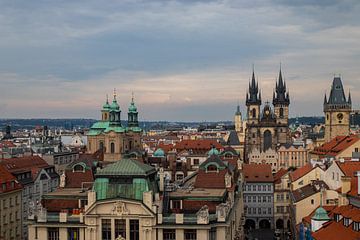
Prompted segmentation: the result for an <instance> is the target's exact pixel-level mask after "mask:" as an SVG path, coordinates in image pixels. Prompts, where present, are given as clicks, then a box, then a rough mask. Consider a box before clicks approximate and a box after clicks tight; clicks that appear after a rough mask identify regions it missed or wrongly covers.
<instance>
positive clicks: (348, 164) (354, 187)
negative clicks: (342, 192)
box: [336, 161, 360, 196]
mask: <svg viewBox="0 0 360 240" xmlns="http://www.w3.org/2000/svg"><path fill="white" fill-rule="evenodd" d="M336 164H337V165H338V166H339V168H340V170H341V171H342V172H343V173H344V175H345V176H347V177H351V188H350V191H349V192H348V194H349V195H350V196H358V179H357V177H356V176H355V174H356V172H358V171H360V162H359V161H345V162H343V163H342V162H340V161H336Z"/></svg>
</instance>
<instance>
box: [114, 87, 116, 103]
mask: <svg viewBox="0 0 360 240" xmlns="http://www.w3.org/2000/svg"><path fill="white" fill-rule="evenodd" d="M115 99H116V88H114V100H115Z"/></svg>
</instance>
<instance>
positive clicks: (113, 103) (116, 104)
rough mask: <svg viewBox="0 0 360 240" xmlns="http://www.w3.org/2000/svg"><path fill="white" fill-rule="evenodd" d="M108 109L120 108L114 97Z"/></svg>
mask: <svg viewBox="0 0 360 240" xmlns="http://www.w3.org/2000/svg"><path fill="white" fill-rule="evenodd" d="M110 109H111V110H120V106H119V104H118V103H117V101H116V99H114V100H113V101H112V103H111V105H110Z"/></svg>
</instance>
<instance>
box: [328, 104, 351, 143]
mask: <svg viewBox="0 0 360 240" xmlns="http://www.w3.org/2000/svg"><path fill="white" fill-rule="evenodd" d="M350 112H351V109H349V110H346V109H344V110H341V109H338V110H335V111H334V110H333V109H329V110H327V111H325V142H328V141H330V140H331V139H333V138H334V137H336V136H347V135H349V133H350Z"/></svg>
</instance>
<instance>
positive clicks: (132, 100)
mask: <svg viewBox="0 0 360 240" xmlns="http://www.w3.org/2000/svg"><path fill="white" fill-rule="evenodd" d="M131 102H132V103H134V92H131Z"/></svg>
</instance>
